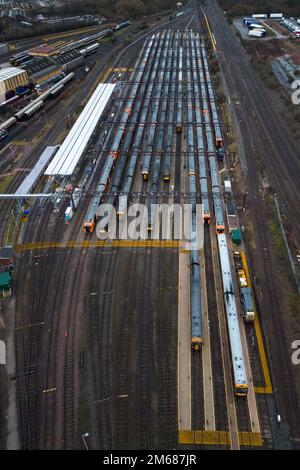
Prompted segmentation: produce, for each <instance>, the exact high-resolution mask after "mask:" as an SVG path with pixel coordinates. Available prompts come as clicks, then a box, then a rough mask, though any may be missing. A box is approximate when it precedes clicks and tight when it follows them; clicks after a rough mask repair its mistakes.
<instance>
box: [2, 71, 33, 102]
mask: <svg viewBox="0 0 300 470" xmlns="http://www.w3.org/2000/svg"><path fill="white" fill-rule="evenodd" d="M28 83H29V79H28V74H27V72H26V70H23V69H19V68H17V67H6V68H4V69H0V98H1V99H4V97H5V96H6V94H7V92H10V91H12V90H16V88H17V87H18V86H21V85H28Z"/></svg>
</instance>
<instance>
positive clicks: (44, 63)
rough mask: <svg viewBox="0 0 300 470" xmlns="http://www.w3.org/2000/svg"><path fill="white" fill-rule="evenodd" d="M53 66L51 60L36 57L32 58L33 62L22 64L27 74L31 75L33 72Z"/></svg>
mask: <svg viewBox="0 0 300 470" xmlns="http://www.w3.org/2000/svg"><path fill="white" fill-rule="evenodd" d="M51 67H52V68H55V66H54V65H53V62H51V60H49V59H46V58H45V59H40V60H39V59H37V60H34V61H33V62H32V61H31V63H30V64H28V65H26V64H24V69H25V70H26V71H27V72H28V74H29V75H33V74H35V73H38V72H41V71H43V70H46V69H48V68H51Z"/></svg>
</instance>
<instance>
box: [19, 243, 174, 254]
mask: <svg viewBox="0 0 300 470" xmlns="http://www.w3.org/2000/svg"><path fill="white" fill-rule="evenodd" d="M99 247H106V248H111V247H113V248H179V242H177V241H165V240H135V241H134V240H113V241H111V242H106V241H104V240H97V241H88V240H84V241H81V242H76V241H75V240H69V241H68V242H66V243H63V242H35V243H24V244H17V245H15V247H14V248H15V251H16V252H17V253H21V252H23V251H34V250H45V249H49V248H99Z"/></svg>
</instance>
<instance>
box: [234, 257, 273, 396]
mask: <svg viewBox="0 0 300 470" xmlns="http://www.w3.org/2000/svg"><path fill="white" fill-rule="evenodd" d="M241 257H242V262H243V267H244V271H245V273H246V278H247V281H248V285H249V287H250V288H251V290H252V292H253V289H252V284H251V279H250V274H249V269H248V263H247V259H246V254H245V252H244V251H241ZM253 300H254V299H253ZM253 306H254V328H255V333H256V338H257V344H258V350H259V355H260V360H261V364H262V369H263V374H264V379H265V387H254V391H255V393H273V389H272V383H271V376H270V372H269V367H268V361H267V356H266V352H265V348H264V343H263V338H262V333H261V329H260V325H259V320H258V314H257V309H256V305H255V302H253Z"/></svg>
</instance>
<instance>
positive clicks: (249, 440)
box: [179, 430, 263, 447]
mask: <svg viewBox="0 0 300 470" xmlns="http://www.w3.org/2000/svg"><path fill="white" fill-rule="evenodd" d="M239 441H240V445H241V446H252V447H261V446H262V445H263V440H262V437H261V434H260V433H256V432H239ZM179 444H185V445H186V444H194V445H195V444H196V445H197V444H198V445H223V446H231V438H230V433H229V432H228V431H198V430H191V431H190V430H181V431H179Z"/></svg>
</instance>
